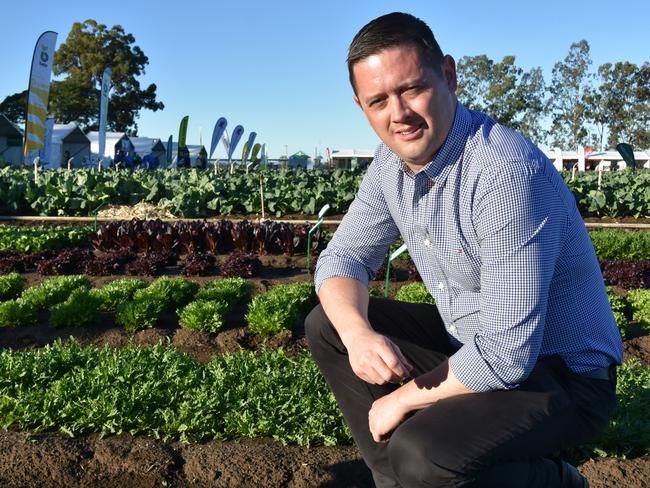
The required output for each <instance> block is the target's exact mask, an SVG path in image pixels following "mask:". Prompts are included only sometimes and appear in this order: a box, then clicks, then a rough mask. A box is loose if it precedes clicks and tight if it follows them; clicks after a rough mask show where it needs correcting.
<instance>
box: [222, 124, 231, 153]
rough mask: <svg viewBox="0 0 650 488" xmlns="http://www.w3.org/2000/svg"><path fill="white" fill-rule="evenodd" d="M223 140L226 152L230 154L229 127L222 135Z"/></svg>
mask: <svg viewBox="0 0 650 488" xmlns="http://www.w3.org/2000/svg"><path fill="white" fill-rule="evenodd" d="M221 142H223V147H224V148H225V149H226V154H230V137H229V136H228V129H224V131H223V135H222V136H221Z"/></svg>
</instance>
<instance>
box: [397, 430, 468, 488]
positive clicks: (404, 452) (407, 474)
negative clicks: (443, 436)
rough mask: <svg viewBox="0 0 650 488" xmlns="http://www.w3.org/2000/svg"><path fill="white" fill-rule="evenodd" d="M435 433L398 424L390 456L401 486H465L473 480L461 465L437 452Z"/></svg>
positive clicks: (438, 447)
mask: <svg viewBox="0 0 650 488" xmlns="http://www.w3.org/2000/svg"><path fill="white" fill-rule="evenodd" d="M435 435H436V433H435V432H432V431H428V430H427V429H425V430H423V429H421V428H409V426H408V424H403V425H402V426H401V427H399V428H398V429H397V430H395V432H393V435H392V436H391V438H390V440H389V441H388V458H389V460H390V464H391V467H392V468H393V471H394V472H395V475H396V476H397V480H398V481H399V483H400V484H401V485H402V486H421V485H426V486H463V485H464V484H465V483H467V482H469V481H470V480H471V477H469V476H467V475H466V473H464V472H463V470H462V467H461V466H449V465H448V464H449V463H447V462H446V461H444V458H445V456H443V455H441V454H442V453H440V454H438V452H439V449H444V447H443V446H437V445H436V442H435Z"/></svg>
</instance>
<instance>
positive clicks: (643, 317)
mask: <svg viewBox="0 0 650 488" xmlns="http://www.w3.org/2000/svg"><path fill="white" fill-rule="evenodd" d="M626 298H627V302H628V303H629V305H630V310H631V312H632V314H631V315H632V320H633V321H635V322H638V324H639V327H641V329H644V330H650V290H647V289H646V290H630V291H628V292H627V295H626Z"/></svg>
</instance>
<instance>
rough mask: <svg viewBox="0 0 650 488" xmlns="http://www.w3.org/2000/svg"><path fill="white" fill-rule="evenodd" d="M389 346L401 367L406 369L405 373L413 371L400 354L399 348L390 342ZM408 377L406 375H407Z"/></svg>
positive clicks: (407, 361)
mask: <svg viewBox="0 0 650 488" xmlns="http://www.w3.org/2000/svg"><path fill="white" fill-rule="evenodd" d="M390 344H391V346H392V347H393V351H394V352H395V355H396V356H397V357H398V358H399V360H400V362H401V363H402V366H404V368H406V370H407V372H410V371H411V370H412V369H413V365H412V364H411V363H410V362H409V360H408V359H406V357H405V356H404V354H402V351H401V350H400V348H399V347H398V346H397V344H395V343H393V342H391V343H390ZM407 376H408V373H407Z"/></svg>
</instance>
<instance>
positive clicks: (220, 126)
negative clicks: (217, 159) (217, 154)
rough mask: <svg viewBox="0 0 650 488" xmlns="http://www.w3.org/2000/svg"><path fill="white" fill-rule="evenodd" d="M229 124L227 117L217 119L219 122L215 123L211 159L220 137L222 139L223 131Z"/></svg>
mask: <svg viewBox="0 0 650 488" xmlns="http://www.w3.org/2000/svg"><path fill="white" fill-rule="evenodd" d="M227 125H228V121H227V120H226V118H225V117H221V118H220V119H219V120H217V123H216V124H214V130H213V131H212V144H210V155H209V156H208V158H209V159H212V153H214V150H215V149H216V148H217V145H218V144H219V139H221V136H222V135H223V131H224V130H226V126H227Z"/></svg>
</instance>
